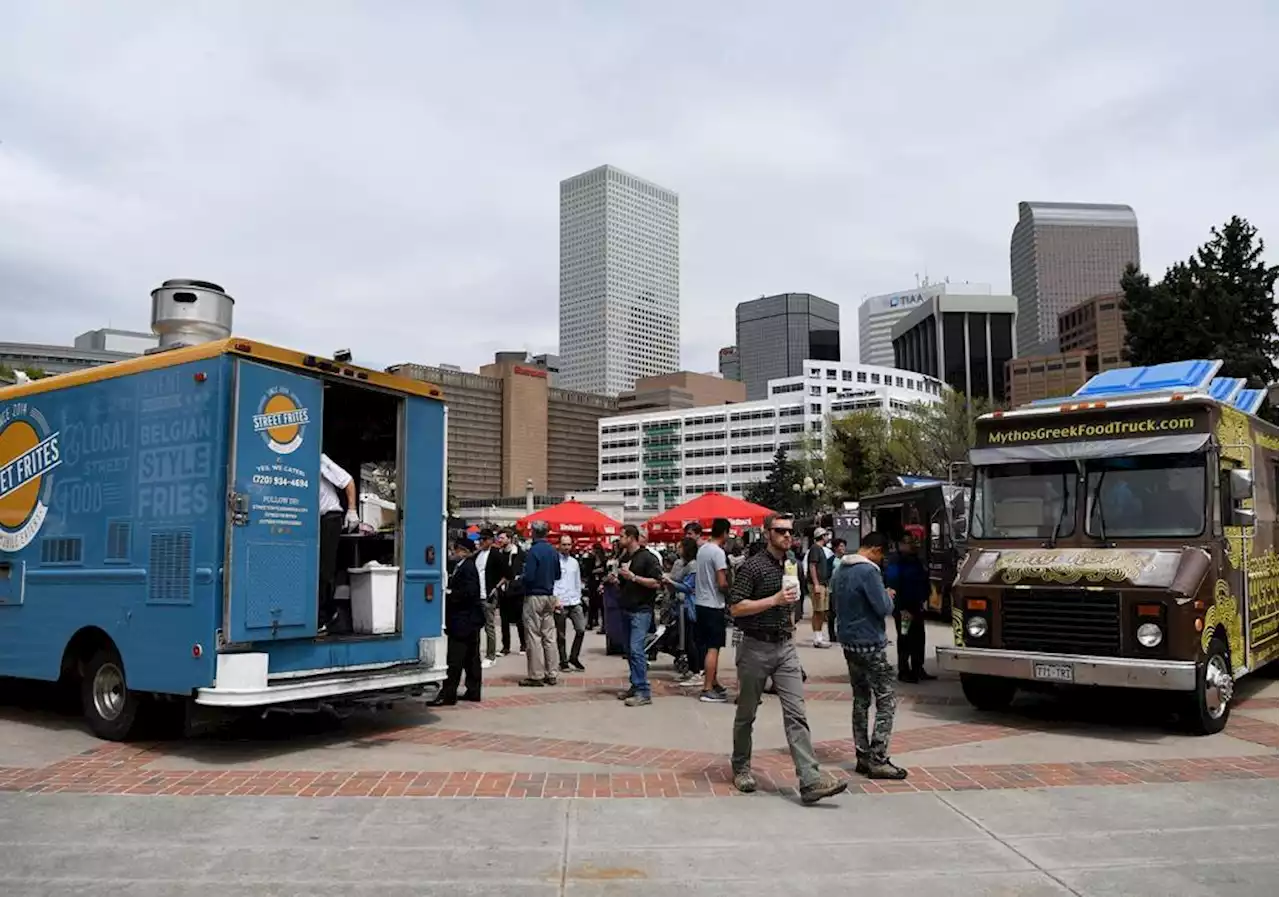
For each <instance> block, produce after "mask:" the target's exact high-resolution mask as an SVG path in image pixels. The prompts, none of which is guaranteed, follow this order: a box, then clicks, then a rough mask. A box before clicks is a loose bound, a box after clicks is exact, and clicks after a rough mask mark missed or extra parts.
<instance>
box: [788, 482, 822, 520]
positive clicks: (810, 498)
mask: <svg viewBox="0 0 1280 897" xmlns="http://www.w3.org/2000/svg"><path fill="white" fill-rule="evenodd" d="M791 491H792V492H794V493H796V495H797V496H798V497H799V499H800V502H801V504H802V505H803V506H804V509H805V513H811V512H812V511H813V506H814V505H815V504H816V503H817V502H818V501H819V499H821V497H822V496H823V495H824V494H825V493H826V491H827V484H826V483H824V482H822V481H821V480H818V481H815V480H814V479H813V477H811V476H806V477H805V478H804V479H803V480H801V481H800V482H798V483H792V484H791Z"/></svg>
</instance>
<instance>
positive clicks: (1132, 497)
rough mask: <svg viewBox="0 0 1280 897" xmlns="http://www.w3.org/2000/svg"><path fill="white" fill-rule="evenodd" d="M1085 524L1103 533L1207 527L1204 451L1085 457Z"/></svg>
mask: <svg viewBox="0 0 1280 897" xmlns="http://www.w3.org/2000/svg"><path fill="white" fill-rule="evenodd" d="M1085 472H1086V474H1087V476H1088V480H1087V483H1088V487H1087V491H1086V493H1085V494H1086V495H1087V496H1088V502H1087V504H1086V508H1087V510H1088V512H1089V517H1088V521H1089V522H1088V526H1087V527H1086V529H1085V532H1087V533H1088V534H1089V535H1091V536H1097V537H1099V538H1108V539H1109V538H1155V537H1161V536H1198V535H1199V534H1200V533H1202V532H1204V520H1205V507H1206V505H1205V469H1204V455H1146V456H1139V457H1131V458H1102V459H1099V460H1096V461H1087V462H1085Z"/></svg>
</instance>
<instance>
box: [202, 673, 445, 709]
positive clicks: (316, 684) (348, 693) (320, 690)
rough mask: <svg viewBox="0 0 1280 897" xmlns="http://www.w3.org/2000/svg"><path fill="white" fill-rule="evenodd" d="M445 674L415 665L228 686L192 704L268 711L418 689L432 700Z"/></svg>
mask: <svg viewBox="0 0 1280 897" xmlns="http://www.w3.org/2000/svg"><path fill="white" fill-rule="evenodd" d="M264 672H265V670H264ZM445 674H446V671H445V670H443V669H433V668H431V667H427V666H416V665H415V666H408V667H393V668H391V669H386V670H378V671H374V672H366V673H352V674H348V675H338V676H324V677H317V678H315V679H287V680H283V681H278V682H275V683H273V684H269V685H268V684H260V683H250V682H244V681H241V682H231V683H227V684H218V685H214V686H213V687H211V688H200V689H197V690H196V698H195V701H196V703H197V704H202V705H204V706H206V707H228V708H234V707H268V706H272V705H276V704H293V703H301V702H307V701H335V700H341V699H343V698H347V697H358V696H367V695H372V694H377V693H393V692H405V691H413V690H419V689H420V690H422V691H423V692H424V695H425V696H426V697H428V698H431V697H434V695H435V694H436V693H437V692H438V691H439V688H440V683H441V682H443V681H444V679H445Z"/></svg>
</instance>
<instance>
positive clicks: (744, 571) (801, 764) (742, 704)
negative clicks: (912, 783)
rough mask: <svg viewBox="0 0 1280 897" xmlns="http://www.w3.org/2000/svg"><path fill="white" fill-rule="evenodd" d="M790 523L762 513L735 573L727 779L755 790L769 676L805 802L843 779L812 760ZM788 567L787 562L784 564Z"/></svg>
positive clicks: (840, 786)
mask: <svg viewBox="0 0 1280 897" xmlns="http://www.w3.org/2000/svg"><path fill="white" fill-rule="evenodd" d="M794 526H795V522H794V520H793V519H792V517H791V515H789V514H771V515H769V516H768V517H765V519H764V530H765V534H766V538H767V540H768V542H767V545H766V546H765V550H763V551H760V552H757V553H756V554H755V555H754V556H753V557H751V558H750V559H749V560H747V561H745V562H744V563H743V564H742V566H741V567H740V568H739V569H738V572H737V574H736V575H735V576H734V580H733V587H732V590H731V591H730V594H729V613H730V616H732V617H733V619H734V625H735V626H737V628H738V629H739V630H740V631H741V632H742V644H741V645H739V646H738V650H737V664H738V707H737V714H736V715H735V717H734V720H733V759H732V764H733V784H734V787H736V788H737V789H738V790H739V791H741V792H743V793H750V792H752V791H755V790H756V780H755V777H754V776H753V775H752V774H751V736H752V730H753V728H754V726H755V721H756V710H757V708H758V707H759V705H760V695H761V694H762V693H763V692H764V686H765V681H766V680H768V679H772V680H773V684H774V688H775V689H776V690H777V694H778V701H779V703H781V704H782V726H783V729H784V731H785V733H786V736H787V746H788V747H789V748H790V750H791V759H792V762H794V763H795V767H796V776H797V778H799V780H800V799H801V801H803V802H804V803H806V804H812V803H817V802H818V801H820V800H822V799H823V798H824V797H831V796H832V795H835V794H839V793H840V792H842V791H844V790H845V788H846V787H847V783H845V782H842V781H839V780H838V779H836V778H835V776H833V775H831V774H830V773H824V772H822V770H821V769H820V768H819V766H818V758H817V756H816V755H815V754H814V751H813V740H812V738H811V737H810V735H809V721H808V718H807V717H806V715H805V706H804V683H803V673H802V672H801V670H800V658H799V656H798V655H797V654H796V647H795V644H794V643H793V642H792V638H793V636H794V635H795V604H796V602H797V601H799V599H800V583H799V581H798V578H797V576H796V574H795V571H794V570H792V571H791V572H790V574H789V575H788V572H787V568H786V563H787V551H788V550H789V549H790V548H791V539H792V537H793V536H794V532H793V528H794ZM791 566H792V567H794V566H795V565H794V562H793V563H792V565H791Z"/></svg>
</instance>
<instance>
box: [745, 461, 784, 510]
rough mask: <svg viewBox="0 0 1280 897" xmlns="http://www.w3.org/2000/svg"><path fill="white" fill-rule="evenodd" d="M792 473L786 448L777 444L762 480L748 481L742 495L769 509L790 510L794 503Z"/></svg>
mask: <svg viewBox="0 0 1280 897" xmlns="http://www.w3.org/2000/svg"><path fill="white" fill-rule="evenodd" d="M793 473H794V465H792V463H791V462H790V461H788V460H787V450H786V449H785V448H782V447H781V446H779V447H778V450H777V451H776V452H774V454H773V463H772V464H771V465H770V466H769V473H768V475H767V476H766V477H765V478H764V479H763V480H759V481H757V482H754V483H748V484H747V485H746V487H745V488H744V489H743V490H742V497H743V498H745V499H746V500H747V501H749V502H754V503H755V504H758V505H761V506H763V507H766V508H768V509H769V510H771V511H777V512H779V513H787V512H792V511H794V507H793V506H794V504H795V500H794V499H793V498H792V494H791V483H792V481H793V480H794V479H795V478H794V476H793Z"/></svg>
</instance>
